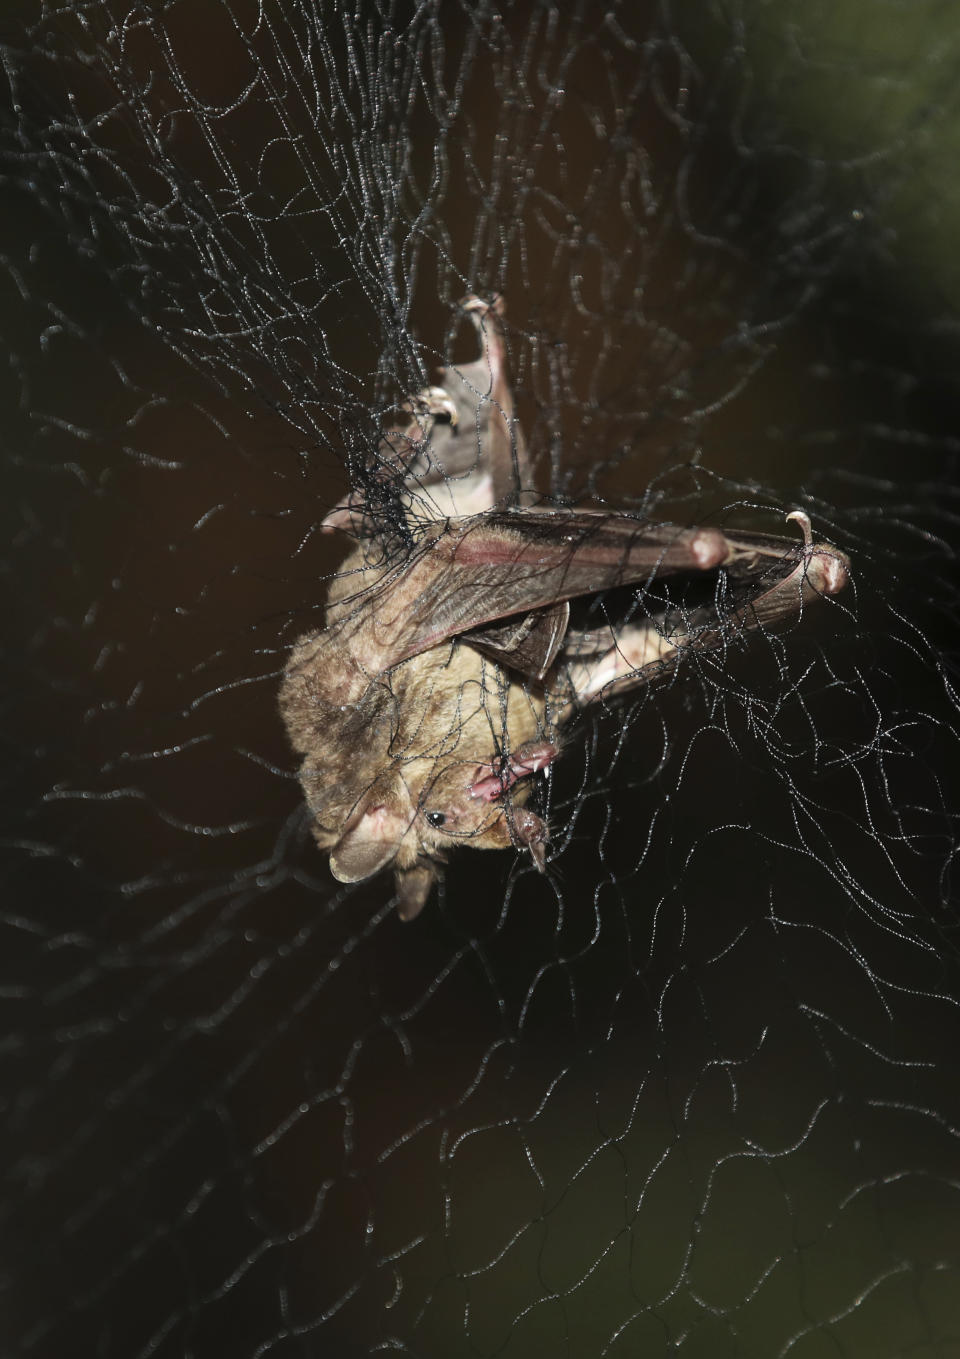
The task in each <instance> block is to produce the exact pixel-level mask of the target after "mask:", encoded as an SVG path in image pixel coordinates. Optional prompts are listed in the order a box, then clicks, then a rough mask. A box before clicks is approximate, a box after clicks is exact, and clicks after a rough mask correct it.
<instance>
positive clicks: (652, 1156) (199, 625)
mask: <svg viewBox="0 0 960 1359" xmlns="http://www.w3.org/2000/svg"><path fill="white" fill-rule="evenodd" d="M693 9H696V10H697V13H696V16H694V14H693V13H692V10H693ZM688 10H690V11H691V12H689V13H688V12H687V11H688ZM945 22H946V21H945V19H944V16H943V14H941V7H939V6H937V5H935V4H929V5H919V6H917V5H915V6H912V7H902V6H900V5H898V4H893V3H879V2H878V3H875V4H874V5H873V6H871V7H868V8H867V10H864V8H863V7H861V6H852V5H851V6H846V5H831V6H824V7H819V6H812V7H811V6H806V7H803V8H801V7H799V6H798V7H796V8H794V7H792V6H789V5H787V6H784V5H776V6H774V5H768V4H764V3H761V0H751V3H747V2H746V0H744V3H743V4H741V5H733V6H724V7H720V6H717V7H716V8H715V9H714V8H712V7H707V6H697V7H686V6H685V7H683V12H682V13H681V12H680V11H679V7H677V8H676V9H675V8H674V7H671V6H670V5H668V4H666V3H658V4H654V3H647V4H639V5H632V6H623V5H618V4H609V5H601V4H593V3H586V2H585V0H584V2H583V3H577V4H574V5H554V4H548V3H537V2H536V0H529V3H516V4H513V3H509V4H504V5H502V6H498V7H495V6H493V5H491V4H488V3H479V4H471V5H460V4H456V3H453V2H452V0H434V2H433V3H407V4H400V3H385V2H383V3H373V2H371V3H369V4H355V5H354V6H352V7H351V6H349V5H346V4H343V3H333V0H331V2H330V3H320V0H312V3H306V2H305V0H304V2H302V3H301V2H298V0H284V3H268V0H261V3H254V2H253V0H249V3H247V2H244V3H240V2H239V0H238V2H236V3H226V2H225V0H202V3H201V2H200V0H190V3H186V0H161V2H158V3H149V4H147V3H136V4H130V3H129V0H109V3H107V2H105V0H88V2H87V3H82V2H81V0H74V3H71V4H69V5H66V6H57V5H54V4H50V3H47V2H46V0H43V2H42V3H41V4H39V5H34V4H23V5H22V6H21V7H19V8H16V7H13V6H11V7H10V8H9V9H8V10H7V12H6V14H5V17H4V19H3V21H2V37H3V41H4V48H3V53H4V56H3V60H4V78H5V87H4V88H5V97H4V101H3V105H4V106H3V113H2V118H0V172H2V185H3V203H4V211H3V212H2V213H0V237H2V243H0V263H2V269H0V279H2V287H3V296H4V305H3V309H2V316H3V320H2V323H0V326H2V333H3V348H4V353H5V354H6V356H7V363H6V365H5V367H4V377H3V391H4V406H3V409H4V419H3V430H2V435H0V438H2V447H3V452H4V464H3V465H4V476H5V488H4V489H5V494H4V496H3V511H4V515H5V517H6V519H7V521H8V523H7V533H6V534H5V542H6V543H7V545H8V547H7V550H6V552H5V566H6V571H5V575H6V579H7V580H8V582H9V583H10V585H11V587H12V588H11V590H10V592H9V595H10V612H11V618H12V623H11V627H10V629H9V635H10V643H11V644H10V646H9V648H8V666H9V682H8V686H7V688H8V693H9V694H10V695H11V696H12V698H13V704H12V706H11V708H10V719H9V721H8V724H7V741H6V744H7V753H6V758H5V760H4V769H5V775H6V777H5V789H6V811H7V816H6V824H7V831H6V834H5V837H4V843H5V853H4V869H3V881H4V887H3V893H2V905H0V928H2V937H3V970H4V976H5V981H4V986H3V990H2V993H0V994H2V997H3V1003H4V1007H5V1011H6V1023H5V1026H4V1033H5V1038H4V1042H3V1062H4V1080H3V1087H2V1088H3V1100H4V1119H3V1123H4V1133H3V1136H4V1142H5V1147H4V1155H3V1166H4V1176H5V1181H6V1184H5V1192H4V1197H3V1220H4V1251H5V1256H6V1263H5V1265H4V1268H3V1272H2V1275H0V1278H2V1283H3V1290H4V1309H3V1312H4V1321H3V1328H4V1332H5V1338H4V1349H5V1352H7V1353H11V1354H14V1353H15V1354H23V1355H30V1356H47V1355H50V1356H53V1355H56V1356H62V1355H64V1354H90V1355H94V1354H96V1355H98V1356H103V1357H104V1359H106V1357H107V1356H111V1357H112V1356H117V1357H118V1359H119V1357H121V1356H122V1359H132V1356H140V1357H142V1359H145V1357H146V1356H163V1357H164V1359H166V1357H167V1356H170V1357H171V1359H172V1357H173V1356H187V1355H189V1356H192V1357H193V1359H201V1357H202V1356H221V1355H227V1354H229V1355H231V1356H238V1359H239V1356H245V1355H249V1356H254V1355H256V1356H261V1355H266V1354H270V1355H278V1356H279V1355H291V1356H293V1355H296V1356H313V1355H318V1356H319V1355H328V1354H334V1355H343V1356H348V1357H349V1356H352V1355H361V1354H373V1353H384V1352H397V1353H402V1354H409V1355H411V1356H413V1355H416V1356H421V1357H422V1359H429V1357H430V1356H437V1359H440V1357H441V1356H442V1357H443V1359H453V1357H454V1356H460V1355H463V1356H467V1355H470V1356H476V1355H504V1356H538V1355H541V1354H542V1355H551V1356H552V1355H558V1354H565V1355H569V1356H571V1359H574V1357H575V1356H593V1355H600V1354H603V1355H611V1356H617V1355H627V1354H630V1355H633V1354H644V1355H646V1354H652V1355H656V1354H661V1353H663V1354H666V1353H673V1352H681V1353H683V1354H685V1355H690V1356H693V1355H698V1354H704V1355H710V1356H717V1355H727V1354H729V1355H731V1356H732V1355H737V1356H752V1355H756V1356H767V1355H772V1354H778V1355H782V1354H787V1353H789V1354H791V1355H795V1356H819V1355H821V1354H823V1355H827V1354H829V1355H837V1354H839V1355H844V1356H860V1355H870V1356H883V1355H903V1354H912V1355H915V1356H923V1355H927V1354H929V1355H930V1356H934V1355H937V1356H944V1355H947V1354H950V1353H953V1352H954V1350H955V1349H956V1347H957V1346H958V1345H960V1307H958V1303H957V1283H956V1266H957V1248H956V1240H957V1233H956V1226H955V1224H956V1214H957V1193H958V1185H960V1158H958V1131H957V1130H958V1127H960V1111H958V1109H957V1090H958V1082H957V1080H956V1051H957V1041H958V1017H957V999H958V994H960V992H958V976H957V958H956V916H955V898H954V895H953V893H952V887H951V879H950V872H951V867H952V859H953V855H954V850H955V845H956V842H957V824H956V823H957V808H958V805H960V802H958V797H957V788H956V780H957V774H956V769H957V766H958V762H957V740H956V738H957V732H958V723H957V712H956V695H955V690H954V680H955V668H956V667H955V615H956V607H957V588H956V570H955V561H956V558H955V545H956V541H957V515H958V509H960V506H958V503H957V492H956V475H955V473H956V461H957V450H958V442H957V439H956V436H955V434H954V430H955V428H956V421H955V419H954V410H955V407H956V396H957V393H956V381H955V371H956V361H955V359H956V331H955V324H954V322H953V321H952V319H951V317H952V311H951V299H952V296H953V292H954V290H955V285H954V280H953V277H952V273H951V270H952V268H953V264H952V259H951V258H950V256H949V252H948V251H945V250H942V249H938V245H937V243H938V241H939V240H941V238H944V237H949V227H950V224H951V223H952V222H954V221H955V217H953V216H951V214H952V213H953V200H952V189H951V188H949V186H948V185H947V183H946V180H947V178H948V167H949V166H952V158H951V156H950V154H949V152H950V148H951V145H952V141H951V138H952V127H953V107H952V106H953V102H954V100H955V95H954V94H953V93H952V91H953V89H954V87H955V85H956V81H955V76H956V71H957V55H958V54H957V50H956V49H957V41H956V38H955V36H953V34H952V31H951V30H950V29H949V27H946V28H945V27H944V25H945ZM938 233H939V235H938ZM467 293H476V294H478V295H480V296H484V297H490V296H492V295H493V294H495V293H499V294H501V295H502V296H503V297H504V298H505V299H506V341H507V346H508V351H509V357H510V365H511V373H512V382H513V387H514V392H515V396H516V401H517V409H518V415H519V418H520V421H521V423H522V426H523V429H524V432H525V435H526V440H527V444H528V447H529V450H530V455H531V460H532V469H533V471H532V475H533V478H534V480H535V483H536V487H537V490H538V492H539V493H540V494H542V495H544V496H546V497H549V498H550V499H551V502H552V503H555V504H561V505H562V504H577V505H581V504H598V503H603V504H606V505H608V506H611V507H613V508H624V509H629V510H634V511H641V512H643V513H645V514H648V515H651V516H653V517H656V518H662V519H672V520H674V521H676V522H681V523H691V524H693V523H701V522H704V521H706V520H708V519H709V520H711V521H712V522H720V523H725V524H729V525H730V526H731V527H734V528H735V527H741V528H747V529H758V530H765V531H770V532H783V531H784V530H783V517H782V516H783V513H784V511H785V510H786V509H789V508H792V507H794V506H802V507H803V508H804V509H805V510H806V511H807V512H808V513H809V515H810V517H811V519H812V520H813V521H814V525H815V531H816V533H817V534H818V536H821V537H826V538H827V539H829V540H831V541H833V542H835V543H837V544H838V545H839V546H840V547H841V548H842V549H843V550H844V551H846V552H848V553H849V555H850V558H851V561H852V562H853V567H854V581H853V585H852V587H851V589H850V590H848V591H846V592H845V593H844V594H843V595H842V596H839V597H838V599H837V601H836V602H835V604H834V605H833V606H832V607H826V606H818V608H817V609H814V610H810V611H809V613H808V614H807V613H805V614H804V617H803V618H802V619H801V620H799V621H798V622H797V623H796V625H795V626H792V627H790V628H788V629H786V630H785V631H783V632H780V633H777V634H770V635H767V634H766V633H762V634H760V635H758V636H755V637H754V638H753V639H752V640H751V641H750V643H749V644H748V645H744V646H733V647H728V648H726V649H721V650H718V651H715V652H711V653H704V654H703V655H701V656H700V657H698V658H697V660H696V663H691V664H690V665H688V666H686V667H681V669H680V670H679V671H678V672H677V674H676V676H675V677H674V679H673V680H672V682H671V683H669V684H666V685H661V686H659V687H655V688H650V689H645V690H643V691H640V692H638V693H636V694H634V695H633V696H628V697H627V698H625V699H623V700H620V701H618V702H615V703H614V702H612V703H610V704H608V705H605V706H599V707H598V708H597V711H596V712H595V713H593V714H592V715H590V716H589V717H585V718H584V719H583V720H582V721H581V722H579V723H578V724H577V725H576V727H575V728H573V729H571V731H570V733H569V735H568V737H567V738H566V739H565V749H564V753H563V759H562V760H561V761H559V762H558V764H557V766H556V769H555V771H554V772H553V773H552V775H551V777H550V779H549V781H547V782H546V783H545V785H544V786H543V787H542V788H541V789H540V791H539V793H538V795H537V796H538V799H539V802H538V806H539V807H540V809H541V811H542V812H543V814H544V815H545V816H547V817H548V818H549V822H550V825H551V828H552V832H553V844H552V850H551V863H550V865H549V871H548V873H547V874H545V875H543V876H541V875H538V874H537V873H536V872H534V871H533V867H532V865H531V864H530V862H529V860H528V859H525V858H524V857H522V856H520V855H517V854H515V853H513V852H512V851H508V852H505V853H503V854H498V855H493V854H489V855H488V854H483V855H481V854H477V853H470V852H468V851H466V850H465V851H463V852H462V853H461V854H459V855H458V856H454V857H453V858H452V859H451V862H450V865H449V868H448V870H447V872H446V875H445V878H444V881H443V883H442V884H441V887H440V889H439V892H438V893H437V894H436V895H435V897H434V898H433V899H432V900H431V902H430V903H429V904H428V906H427V908H426V909H425V910H424V911H423V912H422V914H421V915H420V916H419V917H418V919H417V920H416V921H415V922H413V923H411V924H403V923H401V922H400V921H399V920H398V919H397V916H396V912H395V909H394V901H393V894H392V888H391V885H390V882H389V879H388V878H385V877H377V878H373V879H371V880H369V881H367V882H364V883H359V884H356V885H353V886H341V885H339V884H337V883H335V882H334V881H333V879H332V878H331V876H330V873H329V869H328V866H327V862H326V856H324V855H323V854H321V853H320V852H319V851H318V850H317V848H316V846H315V845H314V844H313V842H312V840H311V839H310V836H309V833H308V827H307V821H306V816H305V813H304V811H303V808H302V805H301V802H302V800H301V795H300V792H299V788H298V784H297V782H296V777H295V760H294V757H293V755H292V753H291V751H290V749H289V746H288V745H287V743H286V740H285V737H284V732H283V729H282V725H281V722H280V717H279V714H278V710H277V690H278V686H279V681H280V676H281V674H282V671H283V667H284V665H285V663H286V659H287V656H288V654H289V649H290V646H291V644H292V643H293V642H294V640H295V639H296V638H297V637H298V636H299V635H301V634H302V633H304V632H305V631H307V630H309V629H310V628H314V627H318V626H320V625H321V623H322V617H323V601H324V596H325V591H326V583H327V582H328V581H329V580H331V579H332V578H334V576H335V574H336V571H337V567H338V565H339V563H340V561H341V560H342V557H343V554H344V549H343V545H342V543H340V542H338V541H336V539H331V538H330V536H328V535H324V536H321V534H320V532H319V529H320V524H321V521H322V519H323V517H324V515H325V514H326V513H327V512H328V511H329V509H330V508H331V506H333V505H334V504H335V503H336V502H337V501H338V500H339V499H340V498H341V497H342V496H343V495H344V494H345V493H347V492H348V491H350V490H351V489H352V490H354V491H357V490H361V491H362V490H366V491H367V492H368V501H367V504H368V509H369V511H370V515H371V524H372V528H371V532H372V533H374V534H375V535H376V539H377V541H378V542H381V543H382V544H383V545H384V549H385V550H386V551H388V552H390V553H395V554H397V556H398V559H399V556H400V554H402V553H403V552H404V551H405V550H406V548H407V546H408V542H407V541H405V533H406V532H407V530H406V521H405V520H404V518H403V515H402V513H401V510H400V503H401V492H402V490H403V488H402V486H401V484H400V483H399V482H398V481H396V480H394V481H393V482H391V481H390V480H389V479H384V477H383V476H382V475H378V476H374V475H373V472H372V470H371V469H372V467H373V465H374V462H375V459H374V454H375V450H376V449H377V447H378V443H379V440H380V439H381V437H382V433H383V430H384V428H385V427H386V426H387V425H388V424H389V420H390V417H391V412H394V411H395V410H396V408H397V406H398V403H399V402H401V401H402V400H403V398H404V397H405V396H406V395H407V394H408V393H411V392H414V391H417V390H419V389H420V388H422V387H424V386H425V385H426V384H428V383H429V382H431V381H432V380H434V376H435V373H436V369H437V367H438V366H440V365H443V364H447V363H450V362H452V361H457V360H461V361H462V360H464V359H468V358H472V357H473V356H474V351H473V350H472V349H471V347H470V344H471V341H470V337H469V336H468V335H467V334H466V328H465V327H464V326H463V324H462V317H461V316H460V313H459V312H458V310H457V302H458V300H459V299H461V298H462V297H463V296H464V295H465V294H467Z"/></svg>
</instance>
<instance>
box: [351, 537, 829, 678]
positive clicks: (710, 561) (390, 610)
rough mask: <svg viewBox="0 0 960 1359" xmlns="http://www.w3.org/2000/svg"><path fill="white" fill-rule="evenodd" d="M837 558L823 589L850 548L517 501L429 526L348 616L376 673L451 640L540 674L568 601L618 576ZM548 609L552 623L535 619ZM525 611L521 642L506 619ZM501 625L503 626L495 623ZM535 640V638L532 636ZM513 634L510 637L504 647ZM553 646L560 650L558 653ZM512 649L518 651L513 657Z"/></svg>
mask: <svg viewBox="0 0 960 1359" xmlns="http://www.w3.org/2000/svg"><path fill="white" fill-rule="evenodd" d="M814 559H816V560H817V561H818V562H829V563H831V564H832V568H833V569H832V570H828V569H826V568H824V570H823V571H822V572H821V573H820V574H821V575H822V576H823V582H822V591H821V592H822V593H832V592H834V591H835V590H838V589H841V588H842V586H843V584H844V583H845V581H846V563H845V559H844V558H843V557H842V554H840V553H838V552H836V551H835V549H832V548H829V547H820V546H813V545H812V544H807V545H805V546H801V545H800V544H798V543H797V542H795V541H792V540H789V539H782V538H774V537H766V536H763V535H750V536H748V535H727V534H724V533H722V532H721V531H720V530H719V529H715V528H700V529H681V528H676V527H673V526H671V525H664V524H650V523H646V522H644V521H642V520H638V519H632V518H630V517H629V516H627V515H620V514H603V513H591V512H586V511H567V510H554V511H540V510H508V511H503V512H496V511H495V512H491V513H488V514H483V515H477V516H474V517H473V518H470V519H460V520H449V521H447V523H446V524H442V525H441V524H437V525H435V526H433V525H431V527H430V530H429V531H428V533H427V535H426V537H425V539H424V540H423V541H422V542H421V544H420V545H419V547H418V549H417V550H416V551H415V553H414V555H413V557H412V558H411V559H410V561H409V562H408V563H407V564H406V565H405V566H404V567H403V568H401V569H399V570H397V571H396V572H394V573H391V574H389V575H388V576H386V577H384V578H383V579H382V581H381V582H380V583H379V584H378V586H377V587H376V588H375V589H374V590H373V591H371V592H370V593H369V594H367V595H366V596H365V597H364V599H363V601H362V603H361V602H359V601H358V602H357V603H358V607H356V608H355V610H354V613H353V617H352V618H346V619H344V620H343V621H342V622H341V623H339V624H338V628H339V629H340V630H342V633H344V634H346V639H349V637H350V632H351V631H353V633H354V634H355V635H354V637H353V638H352V647H353V649H354V650H355V651H357V652H358V653H362V655H363V658H364V666H365V668H366V669H367V671H368V673H369V671H370V670H371V669H373V670H374V672H375V673H382V672H383V671H385V670H387V669H389V668H390V667H391V666H393V665H396V664H398V663H399V662H400V661H403V660H407V659H409V658H410V657H411V656H415V655H418V654H420V653H421V652H424V651H427V650H429V649H430V648H431V647H434V646H437V645H439V644H440V643H442V642H444V641H446V640H448V639H450V638H451V637H457V636H462V635H464V634H469V636H466V637H465V640H466V641H468V642H470V643H471V644H473V645H475V646H477V648H478V649H484V648H486V649H487V650H488V651H492V652H493V653H494V654H496V656H497V659H498V661H499V662H500V663H501V664H504V665H508V666H512V667H513V668H514V669H517V670H520V671H521V672H522V673H526V674H532V675H534V676H536V677H542V675H543V673H544V668H545V667H544V657H545V656H547V655H550V656H551V657H552V655H553V654H555V653H556V649H557V646H558V644H559V642H558V640H557V634H558V633H561V640H562V623H563V622H565V616H564V615H563V614H562V613H561V612H559V611H558V610H557V606H558V605H561V606H562V605H563V604H564V602H565V601H567V600H570V599H573V598H575V597H576V596H578V595H586V594H594V593H596V592H598V591H601V590H607V589H611V588H613V587H615V586H618V585H626V584H630V583H636V582H648V583H652V582H653V581H654V580H655V579H656V578H658V577H662V576H665V575H668V574H675V573H678V572H700V571H709V570H714V569H716V568H718V567H721V566H723V567H729V568H730V569H731V570H734V571H736V572H737V573H738V574H740V575H742V574H744V573H747V574H749V573H750V572H751V571H758V570H761V569H762V566H763V564H764V563H770V562H777V561H783V560H789V561H790V562H791V563H792V565H796V563H797V562H804V561H807V560H810V561H813V560H814ZM541 610H548V611H550V612H549V614H548V615H547V620H546V622H542V621H541V620H542V615H541V619H537V618H533V619H532V620H531V619H530V618H529V616H530V615H531V614H535V613H537V612H538V611H541ZM507 618H510V619H514V618H516V631H517V633H518V634H522V636H519V635H518V639H517V640H518V645H517V646H516V648H512V647H511V645H510V639H509V636H508V630H507V629H504V628H503V626H502V625H501V620H503V619H507ZM492 624H496V625H498V626H497V627H496V628H494V629H491V626H490V625H492ZM531 637H532V638H533V639H534V640H535V643H536V644H535V645H533V646H531V645H530V639H531ZM505 642H506V645H505ZM551 648H552V651H551ZM511 652H513V656H512V657H511Z"/></svg>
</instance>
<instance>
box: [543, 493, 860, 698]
mask: <svg viewBox="0 0 960 1359" xmlns="http://www.w3.org/2000/svg"><path fill="white" fill-rule="evenodd" d="M787 517H788V518H789V519H793V520H795V521H797V522H798V523H799V524H800V527H801V529H802V531H803V543H802V544H800V543H792V544H791V543H789V542H788V541H787V540H784V539H778V538H770V537H767V536H766V535H764V536H760V535H742V536H741V535H737V536H735V537H732V538H731V539H729V541H730V543H731V547H732V549H733V552H732V556H731V559H730V561H729V563H726V564H725V568H724V569H725V573H726V579H725V581H724V589H723V592H722V594H723V599H722V601H720V600H718V601H717V604H716V605H715V606H714V607H711V608H698V609H693V610H691V611H689V612H686V611H680V610H676V609H674V610H672V611H671V610H667V611H665V612H664V613H662V614H660V615H659V616H651V617H650V618H648V619H647V620H645V621H644V622H642V623H629V624H627V625H626V626H624V627H622V628H610V627H608V628H606V629H602V630H597V631H595V632H590V633H577V632H573V631H571V632H570V633H569V634H568V637H567V641H566V644H565V647H564V651H563V655H562V657H561V662H560V664H559V665H558V668H557V690H558V693H559V692H562V691H563V688H564V686H566V696H567V699H568V701H569V704H570V708H573V707H576V706H579V705H582V704H584V703H589V702H591V701H593V700H594V699H597V698H600V697H602V698H609V697H613V696H614V695H616V694H619V693H622V692H623V691H624V690H626V689H631V688H635V687H636V686H638V685H641V684H647V683H649V682H650V681H651V680H653V679H656V678H657V677H658V676H660V675H662V674H663V673H664V672H665V671H669V669H670V668H671V662H674V661H676V660H678V659H679V658H680V657H681V656H682V655H685V654H689V653H690V652H693V651H706V650H708V649H710V648H713V647H717V646H721V645H725V644H728V643H730V642H733V641H735V640H736V639H737V637H739V636H742V635H743V634H744V633H746V632H749V631H751V630H753V629H757V628H772V627H776V626H777V625H778V624H781V623H783V622H785V621H787V620H789V619H794V618H797V617H798V616H799V615H800V614H801V613H802V611H803V609H804V608H805V606H806V605H808V604H810V603H813V602H814V601H815V600H817V599H820V598H822V597H823V596H824V595H830V594H836V593H837V591H839V590H842V589H843V587H844V586H845V585H846V583H847V581H848V579H849V575H848V566H849V562H848V561H847V558H846V557H845V556H844V555H843V553H841V552H839V551H838V550H837V549H836V548H831V547H827V546H825V545H823V544H815V543H814V542H813V540H812V534H811V531H810V520H809V519H808V518H807V516H806V515H805V514H804V513H803V512H802V511H799V510H794V511H793V513H792V514H790V515H788V516H787ZM777 545H779V556H776V557H774V556H773V555H772V553H773V552H774V550H775V548H776V547H777ZM569 712H570V709H568V710H567V712H566V713H565V714H564V716H563V717H562V718H561V720H566V717H568V716H569Z"/></svg>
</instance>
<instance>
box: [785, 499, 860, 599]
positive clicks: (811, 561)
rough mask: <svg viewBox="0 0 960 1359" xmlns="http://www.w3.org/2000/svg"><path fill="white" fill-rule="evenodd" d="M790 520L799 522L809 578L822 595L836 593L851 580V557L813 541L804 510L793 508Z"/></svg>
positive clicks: (789, 515)
mask: <svg viewBox="0 0 960 1359" xmlns="http://www.w3.org/2000/svg"><path fill="white" fill-rule="evenodd" d="M787 519H788V521H790V522H792V523H794V524H799V525H800V529H801V531H802V533H803V547H804V554H805V556H806V559H807V566H806V575H807V579H808V580H809V582H810V583H811V585H812V586H813V587H814V589H815V590H816V591H817V593H818V594H821V595H835V594H837V593H838V592H839V591H840V590H842V589H843V588H844V587H845V586H846V585H847V583H848V581H849V580H850V559H849V557H847V556H845V555H844V553H842V552H840V551H838V549H837V548H835V547H828V546H827V544H826V543H815V542H814V541H813V529H812V527H811V524H810V516H809V515H808V514H807V513H806V512H805V511H804V510H791V511H790V513H789V514H788V515H787Z"/></svg>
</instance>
